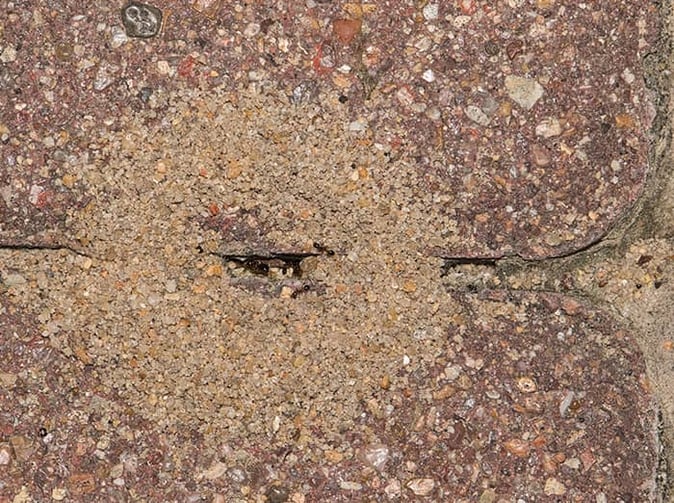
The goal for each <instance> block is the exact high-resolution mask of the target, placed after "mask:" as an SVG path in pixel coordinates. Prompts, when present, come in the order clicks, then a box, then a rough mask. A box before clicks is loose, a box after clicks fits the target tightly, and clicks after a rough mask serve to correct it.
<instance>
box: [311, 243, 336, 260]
mask: <svg viewBox="0 0 674 503" xmlns="http://www.w3.org/2000/svg"><path fill="white" fill-rule="evenodd" d="M314 248H315V249H316V250H318V251H319V252H321V253H325V254H326V255H328V256H329V257H331V256H333V255H334V254H335V251H334V250H330V249H328V248H326V247H325V246H323V245H322V244H321V243H319V242H318V241H315V242H314Z"/></svg>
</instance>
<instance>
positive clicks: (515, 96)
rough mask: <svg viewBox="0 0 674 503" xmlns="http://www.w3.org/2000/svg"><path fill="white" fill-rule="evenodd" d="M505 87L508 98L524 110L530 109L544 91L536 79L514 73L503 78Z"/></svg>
mask: <svg viewBox="0 0 674 503" xmlns="http://www.w3.org/2000/svg"><path fill="white" fill-rule="evenodd" d="M505 87H506V91H507V92H508V96H509V97H510V99H511V100H513V101H514V102H515V103H517V104H518V105H519V106H521V107H522V108H524V109H525V110H531V109H532V108H533V107H534V105H535V104H536V102H537V101H538V100H539V99H541V97H542V96H543V93H544V90H543V86H541V85H540V84H539V83H538V82H537V81H536V80H534V79H529V78H526V77H519V76H516V75H508V76H507V77H506V78H505Z"/></svg>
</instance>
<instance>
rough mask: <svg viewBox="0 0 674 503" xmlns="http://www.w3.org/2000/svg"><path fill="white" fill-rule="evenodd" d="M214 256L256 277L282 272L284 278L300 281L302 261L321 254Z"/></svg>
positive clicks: (218, 254)
mask: <svg viewBox="0 0 674 503" xmlns="http://www.w3.org/2000/svg"><path fill="white" fill-rule="evenodd" d="M213 255H217V256H218V257H220V258H222V260H223V261H224V262H225V263H226V264H232V265H233V266H234V267H239V268H241V269H244V270H245V271H246V272H248V273H250V274H252V275H254V276H262V277H271V276H272V274H273V272H274V271H280V272H281V274H282V275H283V276H289V277H292V278H298V279H299V278H301V277H302V261H303V260H304V259H306V258H308V257H317V256H319V255H321V253H287V252H279V253H276V252H270V253H251V254H228V253H213Z"/></svg>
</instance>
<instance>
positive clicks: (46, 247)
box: [0, 243, 94, 258]
mask: <svg viewBox="0 0 674 503" xmlns="http://www.w3.org/2000/svg"><path fill="white" fill-rule="evenodd" d="M0 250H17V251H26V252H30V251H59V250H61V251H67V252H70V253H74V254H75V255H79V256H80V257H87V258H94V257H93V256H91V255H89V254H88V253H86V252H84V251H82V250H78V249H77V248H74V247H72V246H69V245H64V244H51V245H50V244H31V243H21V244H7V243H0Z"/></svg>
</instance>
